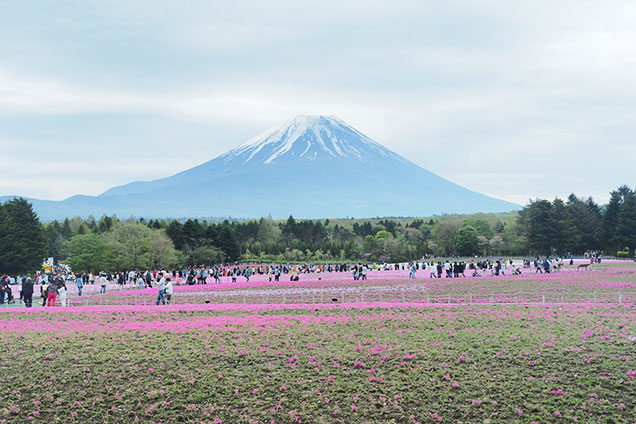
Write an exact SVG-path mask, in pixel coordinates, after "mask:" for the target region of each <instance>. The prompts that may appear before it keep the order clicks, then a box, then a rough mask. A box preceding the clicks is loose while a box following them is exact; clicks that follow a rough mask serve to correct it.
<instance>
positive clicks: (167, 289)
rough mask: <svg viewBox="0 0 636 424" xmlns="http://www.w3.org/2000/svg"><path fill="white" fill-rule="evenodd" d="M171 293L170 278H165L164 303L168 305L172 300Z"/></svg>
mask: <svg viewBox="0 0 636 424" xmlns="http://www.w3.org/2000/svg"><path fill="white" fill-rule="evenodd" d="M172 293H173V288H172V281H171V280H170V278H166V303H167V304H168V305H170V304H171V303H172V302H171V300H172Z"/></svg>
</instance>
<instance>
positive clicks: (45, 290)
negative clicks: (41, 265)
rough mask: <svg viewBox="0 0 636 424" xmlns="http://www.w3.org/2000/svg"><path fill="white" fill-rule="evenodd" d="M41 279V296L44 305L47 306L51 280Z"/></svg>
mask: <svg viewBox="0 0 636 424" xmlns="http://www.w3.org/2000/svg"><path fill="white" fill-rule="evenodd" d="M40 281H42V283H41V285H40V297H41V298H42V306H46V299H47V296H48V294H49V282H48V280H47V279H44V280H40Z"/></svg>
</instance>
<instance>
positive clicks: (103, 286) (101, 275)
mask: <svg viewBox="0 0 636 424" xmlns="http://www.w3.org/2000/svg"><path fill="white" fill-rule="evenodd" d="M107 283H108V280H107V279H106V273H104V272H103V271H102V272H100V273H99V285H100V289H99V293H100V294H102V293H106V284H107Z"/></svg>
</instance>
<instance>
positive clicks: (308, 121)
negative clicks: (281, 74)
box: [221, 115, 404, 165]
mask: <svg viewBox="0 0 636 424" xmlns="http://www.w3.org/2000/svg"><path fill="white" fill-rule="evenodd" d="M378 154H379V155H381V156H390V157H392V158H394V159H399V160H404V159H403V158H402V157H401V156H399V155H397V154H395V153H393V152H391V151H390V150H388V149H386V148H385V147H383V146H382V145H380V144H378V143H376V142H375V141H373V140H372V139H370V138H369V137H367V136H365V135H364V134H362V133H360V132H359V131H358V130H356V129H355V128H353V127H351V126H350V125H348V124H346V123H345V122H344V121H342V120H341V119H339V118H337V117H335V116H324V115H298V116H296V117H295V118H293V119H291V120H289V121H287V122H286V123H285V124H283V125H282V126H280V127H276V128H272V129H270V130H268V131H266V132H264V133H262V134H260V135H258V136H256V137H254V138H252V139H250V140H248V141H247V142H246V143H244V144H243V145H241V146H239V147H237V148H236V149H232V150H230V151H229V152H227V153H226V154H224V155H223V156H221V158H222V159H223V162H224V163H228V162H231V161H236V162H238V163H241V164H263V165H270V164H274V163H279V162H284V161H285V160H286V159H291V158H292V157H293V158H294V159H296V160H298V159H301V160H312V161H313V160H316V159H319V158H331V159H346V160H361V161H366V160H369V159H370V157H369V156H375V155H378Z"/></svg>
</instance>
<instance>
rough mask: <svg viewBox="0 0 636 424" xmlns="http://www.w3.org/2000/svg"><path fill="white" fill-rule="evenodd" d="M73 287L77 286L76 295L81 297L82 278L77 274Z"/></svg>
mask: <svg viewBox="0 0 636 424" xmlns="http://www.w3.org/2000/svg"><path fill="white" fill-rule="evenodd" d="M75 285H76V286H77V295H78V296H81V295H82V288H83V287H84V276H83V275H81V274H77V280H75Z"/></svg>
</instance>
